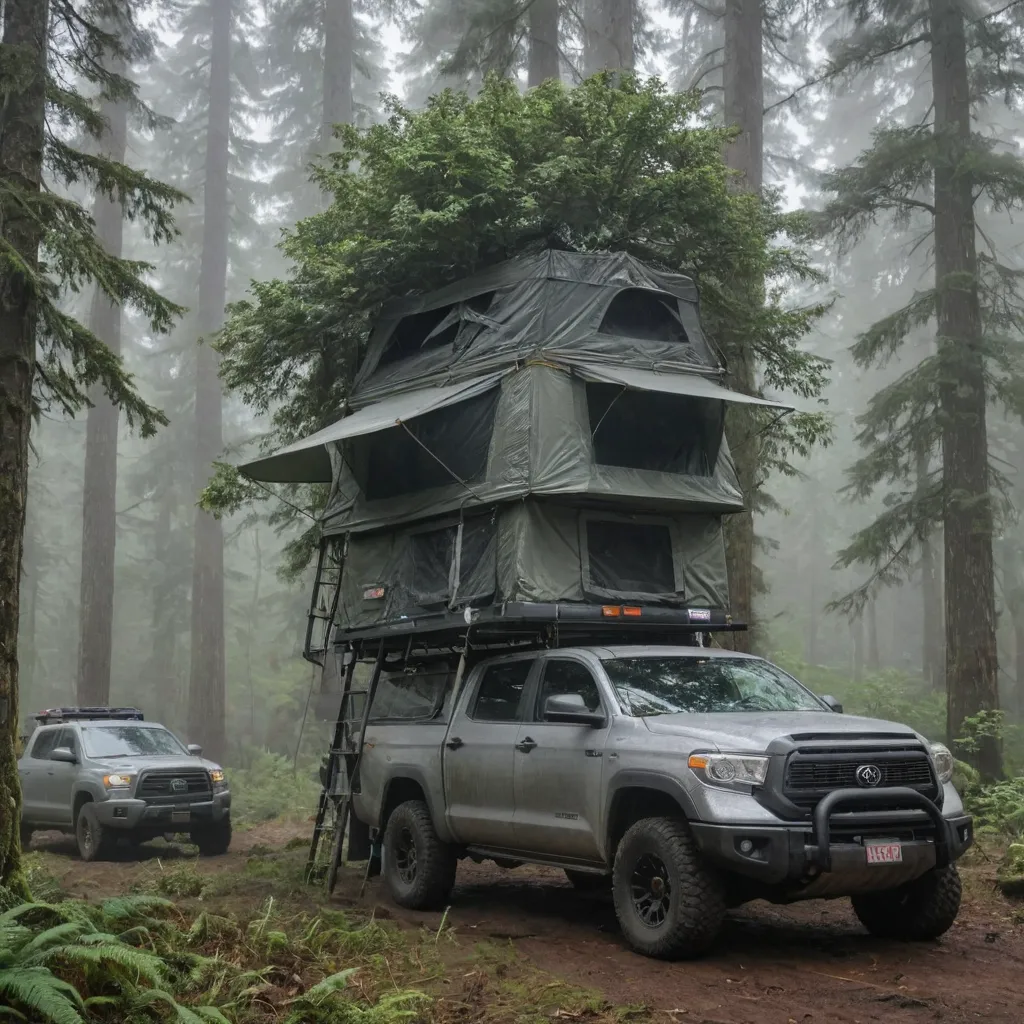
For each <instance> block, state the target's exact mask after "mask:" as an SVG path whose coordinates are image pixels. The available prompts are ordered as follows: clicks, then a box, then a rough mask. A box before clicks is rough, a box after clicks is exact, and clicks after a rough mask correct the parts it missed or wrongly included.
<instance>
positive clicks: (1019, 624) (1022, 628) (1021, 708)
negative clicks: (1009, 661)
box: [1012, 601, 1024, 716]
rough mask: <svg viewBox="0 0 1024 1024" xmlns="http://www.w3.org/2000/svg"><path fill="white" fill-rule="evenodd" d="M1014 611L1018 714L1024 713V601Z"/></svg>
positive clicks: (1015, 696) (1014, 698) (1016, 702)
mask: <svg viewBox="0 0 1024 1024" xmlns="http://www.w3.org/2000/svg"><path fill="white" fill-rule="evenodd" d="M1012 612H1013V642H1014V652H1013V653H1014V658H1015V664H1014V679H1015V681H1016V686H1015V688H1014V694H1013V700H1014V704H1015V705H1016V708H1015V710H1016V712H1017V715H1018V716H1021V715H1024V601H1019V602H1017V604H1016V605H1015V607H1014V608H1013V609H1012Z"/></svg>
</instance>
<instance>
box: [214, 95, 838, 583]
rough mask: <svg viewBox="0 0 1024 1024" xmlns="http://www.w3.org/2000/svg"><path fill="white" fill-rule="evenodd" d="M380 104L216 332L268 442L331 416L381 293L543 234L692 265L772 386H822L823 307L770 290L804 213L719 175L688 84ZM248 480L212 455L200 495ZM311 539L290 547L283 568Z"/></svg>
mask: <svg viewBox="0 0 1024 1024" xmlns="http://www.w3.org/2000/svg"><path fill="white" fill-rule="evenodd" d="M388 113H389V117H388V119H387V121H386V122H385V123H383V124H380V125H376V126H374V127H371V128H369V129H366V130H360V129H356V128H353V127H346V128H344V129H342V130H341V143H342V148H341V149H340V151H339V152H338V153H337V154H335V155H334V156H333V157H332V161H331V163H330V164H329V165H327V166H326V167H324V168H323V169H322V170H320V171H319V172H318V174H319V177H320V182H321V184H322V186H323V187H324V189H326V190H328V191H329V192H330V193H331V194H333V196H334V201H333V203H332V205H331V206H330V207H329V208H328V209H327V210H326V211H324V212H323V213H320V214H317V215H315V216H313V217H310V218H308V219H307V220H304V221H302V222H301V223H300V224H299V225H298V226H297V227H296V229H295V230H294V231H292V232H290V233H288V234H287V235H286V237H285V239H284V241H283V242H282V248H283V249H284V251H285V253H286V254H287V256H288V257H290V259H291V260H292V261H293V264H294V268H293V271H292V274H291V276H290V277H289V279H288V280H285V281H282V280H276V281H269V282H263V283H257V284H255V285H254V286H253V297H252V299H251V300H249V301H247V302H243V303H239V304H238V305H236V306H235V307H234V308H233V311H232V316H231V318H230V320H229V322H228V324H227V326H226V328H225V331H224V335H223V337H222V339H221V341H220V343H219V345H220V350H221V352H222V353H223V356H224V361H223V366H222V374H223V377H224V379H225V382H226V384H227V386H228V387H229V388H230V389H232V390H233V391H235V392H237V393H238V394H239V395H240V396H241V397H242V398H244V400H245V401H247V402H248V403H249V404H250V405H252V406H253V407H254V408H256V409H257V410H258V411H260V412H263V413H268V414H270V416H271V422H272V424H273V430H272V432H271V433H270V434H269V435H268V436H267V437H266V438H265V439H264V445H265V447H266V448H273V447H276V446H278V445H280V444H283V443H287V442H289V441H291V440H294V439H297V438H298V437H301V436H304V435H306V434H308V433H310V432H312V431H315V430H318V429H320V428H322V427H324V426H325V425H327V424H328V423H330V422H332V421H334V420H336V419H337V418H338V417H339V415H340V413H341V410H342V407H343V403H344V401H345V397H346V394H347V392H348V388H349V384H350V381H351V378H352V374H353V372H354V370H355V368H356V367H357V365H358V361H359V359H360V357H361V355H362V353H363V350H364V343H365V340H366V338H367V332H368V329H369V327H370V324H371V322H372V321H373V319H374V317H375V316H376V315H377V314H378V312H379V310H380V308H381V305H382V303H383V302H385V300H387V299H390V298H393V297H395V296H400V295H408V294H414V293H422V292H426V291H430V290H432V289H436V288H439V287H441V286H443V285H446V284H448V283H450V282H452V281H455V280H457V279H459V278H461V277H464V276H466V275H468V274H471V273H473V272H475V271H478V270H480V269H481V268H483V267H486V266H488V265H491V264H494V263H499V262H501V261H504V260H507V259H511V258H513V257H516V256H520V255H523V254H526V253H529V252H532V251H536V250H538V249H543V248H546V247H550V246H555V247H568V248H573V249H576V250H579V251H584V252H586V251H597V250H616V251H625V252H628V253H630V254H631V255H633V256H635V257H636V258H638V259H640V260H643V261H646V262H648V263H651V264H655V265H658V266H661V267H663V268H667V269H670V270H673V271H678V272H681V273H685V274H689V275H691V276H692V277H693V278H694V279H695V280H696V282H697V284H698V285H699V287H700V289H701V300H702V312H703V318H704V323H705V327H706V329H707V331H708V333H709V336H710V337H711V338H712V339H716V338H725V337H731V338H744V339H751V341H752V344H753V347H754V350H755V352H756V358H757V361H758V364H759V365H760V366H761V367H762V370H763V374H764V383H765V385H766V386H767V387H769V388H771V389H773V390H777V391H789V392H795V393H796V394H798V395H801V396H804V397H812V396H815V395H816V394H817V393H818V392H819V390H820V388H821V387H822V385H823V383H824V372H825V365H824V363H823V361H821V360H819V359H817V358H815V357H812V356H809V355H807V354H805V353H804V352H803V351H801V349H800V348H799V347H798V341H799V339H800V338H801V337H802V336H803V335H804V334H805V333H806V332H807V330H808V329H809V328H810V326H811V325H812V323H813V322H814V320H815V318H816V317H817V316H818V315H819V313H820V312H821V307H820V306H817V305H806V306H799V307H789V306H787V305H786V304H785V303H784V294H783V287H784V286H785V285H787V284H790V283H792V282H794V281H799V280H811V279H813V278H814V274H813V272H812V270H811V268H810V264H809V261H808V258H807V256H806V254H805V253H804V251H803V249H802V248H801V247H800V243H801V239H802V238H803V237H804V235H805V229H806V225H805V222H804V219H803V217H802V216H801V215H797V214H784V213H782V212H781V211H780V209H779V206H778V201H777V197H775V196H769V197H767V198H765V199H762V198H761V197H759V196H754V195H751V194H749V193H745V192H743V191H741V190H734V189H732V188H731V187H730V173H731V172H729V170H728V169H727V168H726V166H725V163H724V161H723V159H722V152H723V149H724V147H725V144H726V143H727V142H728V140H729V139H730V138H731V134H732V130H731V129H725V128H721V127H718V126H714V125H712V124H711V123H710V121H708V120H706V119H705V118H704V115H703V114H702V113H701V112H700V100H699V97H698V96H697V95H680V94H673V93H670V92H668V91H667V90H666V89H665V88H664V87H663V86H662V85H661V84H660V83H659V82H657V81H650V82H646V83H641V82H640V81H639V80H638V79H636V78H633V77H625V78H623V79H621V80H619V81H618V83H617V85H616V87H615V88H612V87H610V84H609V80H608V79H607V78H606V77H605V76H603V75H599V76H596V77H594V78H593V79H590V80H588V81H586V82H584V83H583V84H582V85H581V86H579V87H577V88H576V89H568V88H566V87H564V86H563V85H561V84H560V83H558V82H556V81H551V82H548V83H546V84H545V85H543V86H541V87H540V88H537V89H534V90H530V91H529V92H527V93H526V94H525V95H524V94H522V93H520V92H519V90H518V89H517V88H516V86H515V85H514V84H513V83H511V82H509V81H507V80H502V79H500V78H498V77H496V76H492V77H491V78H489V79H488V81H487V82H486V84H485V87H484V89H483V91H482V92H481V93H480V95H479V96H478V97H477V98H476V99H474V100H470V99H469V98H468V97H467V96H466V95H465V94H461V93H454V92H445V93H442V94H441V95H439V96H437V97H435V98H434V99H433V100H432V101H431V103H430V105H429V106H428V108H427V109H426V110H424V111H422V112H418V113H415V112H412V111H410V110H408V109H406V108H404V107H403V106H401V105H400V104H399V103H398V102H397V101H394V100H392V101H391V102H390V104H389V108H388ZM740 275H743V276H747V275H749V276H750V277H753V278H756V277H762V278H764V279H766V280H768V281H769V282H772V283H773V287H772V288H771V289H770V290H769V293H768V296H767V299H766V301H765V302H764V304H763V305H758V304H753V305H752V304H749V303H740V302H737V300H736V298H735V291H734V290H732V289H730V287H729V285H730V282H732V281H734V280H735V279H736V278H737V276H740ZM725 356H726V358H727V359H728V357H729V353H728V352H726V353H725ZM822 427H823V424H822V420H821V417H820V416H814V415H811V416H805V417H802V418H797V419H796V424H795V427H794V426H793V425H792V424H791V425H790V427H789V428H788V433H787V434H785V435H781V434H778V433H776V435H775V436H776V444H775V445H773V446H772V447H771V451H772V452H773V455H774V457H775V458H777V459H778V461H779V463H780V465H781V464H783V463H784V461H785V458H786V453H787V452H789V451H791V450H792V448H793V447H794V446H796V447H798V448H799V447H806V446H807V445H808V444H810V443H813V442H814V441H815V440H817V439H818V438H819V437H820V436H821V433H822ZM777 430H778V428H776V431H777ZM780 439H781V440H780ZM259 493H260V492H258V491H255V490H254V489H252V488H251V487H250V486H249V485H247V484H244V483H242V482H241V481H240V480H239V478H238V477H236V476H233V475H232V474H231V473H230V472H229V471H227V470H224V471H222V472H221V474H220V475H219V477H218V478H217V479H215V480H214V482H213V483H212V484H211V486H210V488H209V489H208V491H207V493H206V495H205V499H204V500H205V501H206V503H207V505H208V507H210V508H213V509H215V510H218V511H222V512H223V511H228V510H230V509H233V508H237V507H238V506H239V505H241V504H242V503H244V502H245V501H246V500H248V499H251V498H253V497H256V496H257V495H258V494H259ZM290 497H291V498H294V499H295V500H296V501H299V503H301V504H308V503H309V500H310V496H309V495H308V494H307V495H301V496H299V497H296V496H295V495H291V496H290ZM300 499H301V500H300ZM280 514H281V516H282V517H283V518H284V519H288V518H290V516H291V513H290V511H288V510H285V511H282V512H281V513H280ZM306 539H307V541H308V540H311V539H312V537H311V536H309V535H307V538H306ZM308 552H309V548H308V546H307V545H306V544H299V545H297V546H296V547H295V548H294V550H293V555H294V556H295V557H294V560H293V568H294V569H296V570H298V569H301V568H302V567H303V566H304V565H305V564H306V556H307V554H308Z"/></svg>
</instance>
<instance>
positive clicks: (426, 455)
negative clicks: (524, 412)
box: [351, 386, 499, 501]
mask: <svg viewBox="0 0 1024 1024" xmlns="http://www.w3.org/2000/svg"><path fill="white" fill-rule="evenodd" d="M498 394H499V388H498V387H497V386H495V387H493V388H491V389H490V390H489V391H485V392H484V393H483V394H482V395H478V396H476V397H475V398H470V399H467V400H466V401H464V402H459V403H457V404H456V405H450V406H448V407H447V408H444V409H437V410H435V411H434V412H428V413H426V414H425V415H423V416H417V417H415V418H414V419H411V420H409V421H408V422H407V423H405V424H404V425H399V426H395V427H389V428H388V429H387V430H381V431H378V432H377V433H375V434H369V435H367V436H366V437H362V438H356V439H355V440H354V441H353V442H352V446H351V464H352V468H353V471H354V473H355V476H356V479H357V481H358V482H359V485H360V487H361V488H362V490H363V493H364V494H365V495H366V497H367V499H368V500H370V501H376V500H379V499H387V498H397V497H400V496H401V495H405V494H415V493H417V492H418V491H426V490H429V489H431V488H433V487H446V486H451V485H455V484H457V483H458V481H459V480H462V481H464V482H469V481H472V480H476V479H478V478H479V477H481V476H483V474H484V473H485V472H486V470H487V455H488V452H489V450H490V447H491V434H492V433H493V432H494V415H495V412H496V411H497V408H498Z"/></svg>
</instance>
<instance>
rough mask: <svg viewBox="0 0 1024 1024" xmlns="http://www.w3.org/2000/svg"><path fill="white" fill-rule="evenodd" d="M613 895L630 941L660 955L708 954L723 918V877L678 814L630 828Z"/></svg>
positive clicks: (639, 949) (638, 948) (614, 878)
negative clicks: (710, 864) (708, 862)
mask: <svg viewBox="0 0 1024 1024" xmlns="http://www.w3.org/2000/svg"><path fill="white" fill-rule="evenodd" d="M612 895H613V897H614V899H615V914H616V916H617V917H618V919H619V925H620V926H621V928H622V932H623V934H624V935H625V937H626V941H627V942H628V943H629V945H630V946H631V947H632V948H633V949H634V950H636V952H638V953H642V954H643V955H644V956H650V957H656V958H658V959H661V960H679V959H685V958H689V957H695V956H699V955H700V954H701V953H704V952H705V951H706V950H707V949H708V948H709V947H710V946H711V944H712V943H713V942H714V941H715V938H716V937H717V935H718V932H719V930H720V929H721V927H722V922H723V920H724V919H725V893H724V889H723V886H722V882H721V879H720V878H719V877H718V875H717V874H716V873H715V872H714V871H712V870H711V869H710V868H709V867H707V865H705V864H704V862H703V860H702V859H701V857H700V853H699V851H698V850H697V844H696V843H695V842H694V839H693V835H692V833H691V832H690V830H689V828H688V827H687V825H686V822H685V821H683V820H682V819H679V818H643V819H642V820H640V821H638V822H636V824H634V825H633V826H632V827H631V828H630V829H629V830H628V831H627V832H626V834H625V835H624V836H623V837H622V841H621V842H620V843H619V847H618V849H617V850H616V852H615V868H614V872H613V874H612Z"/></svg>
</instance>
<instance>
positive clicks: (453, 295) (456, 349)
mask: <svg viewBox="0 0 1024 1024" xmlns="http://www.w3.org/2000/svg"><path fill="white" fill-rule="evenodd" d="M541 354H543V355H545V356H549V357H552V358H554V359H556V360H557V361H559V362H561V363H565V364H569V365H571V364H573V363H577V362H584V363H590V364H594V363H602V362H613V363H615V364H616V365H617V366H627V367H628V366H635V367H638V368H642V369H646V370H665V371H669V372H671V371H676V372H690V373H712V374H714V373H717V372H718V371H720V369H721V367H720V365H719V362H718V360H717V358H716V357H715V356H714V354H713V352H712V350H711V347H710V345H709V344H708V342H707V340H706V339H705V337H704V334H703V332H702V331H701V326H700V317H699V315H698V308H697V288H696V286H695V285H694V283H693V281H691V280H690V279H689V278H688V277H684V276H682V275H680V274H669V273H662V272H660V271H658V270H655V269H653V268H651V267H648V266H646V265H645V264H643V263H640V262H639V261H638V260H635V259H634V258H633V257H632V256H629V255H627V254H625V253H612V252H608V253H569V252H558V251H554V250H547V251H545V252H542V253H540V254H538V255H536V256H528V257H522V258H520V259H516V260H510V261H509V262H507V263H502V264H499V265H498V266H494V267H491V268H489V269H488V270H485V271H483V272H482V273H480V274H477V275H474V276H473V277H470V278H466V279H465V280H462V281H458V282H457V283H455V284H453V285H450V286H448V287H447V288H443V289H441V290H440V291H437V292H433V293H431V294H430V295H423V296H418V297H414V298H406V299H402V300H398V301H396V302H394V303H391V304H390V305H389V306H387V307H386V308H385V309H384V311H383V313H382V315H381V317H380V319H379V320H378V321H377V324H376V326H375V327H374V330H373V332H372V333H371V335H370V341H369V348H368V352H367V355H366V358H365V360H364V361H363V365H362V366H361V367H360V370H359V373H358V375H357V377H356V381H355V386H354V389H353V394H352V405H353V407H360V406H363V405H365V404H368V403H370V402H373V401H376V400H377V399H379V398H380V397H382V396H383V395H384V394H393V393H395V392H400V391H404V390H406V389H407V388H409V387H423V386H424V385H425V384H430V383H436V382H439V381H440V380H445V381H452V380H461V379H465V378H468V377H475V376H478V375H480V374H482V373H487V372H489V371H496V370H501V369H503V368H505V367H508V366H510V365H512V364H515V363H517V362H521V361H522V360H524V359H527V358H530V357H536V356H538V355H541Z"/></svg>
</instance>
